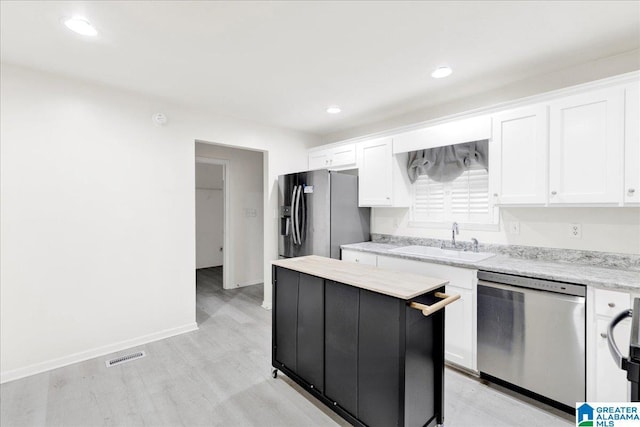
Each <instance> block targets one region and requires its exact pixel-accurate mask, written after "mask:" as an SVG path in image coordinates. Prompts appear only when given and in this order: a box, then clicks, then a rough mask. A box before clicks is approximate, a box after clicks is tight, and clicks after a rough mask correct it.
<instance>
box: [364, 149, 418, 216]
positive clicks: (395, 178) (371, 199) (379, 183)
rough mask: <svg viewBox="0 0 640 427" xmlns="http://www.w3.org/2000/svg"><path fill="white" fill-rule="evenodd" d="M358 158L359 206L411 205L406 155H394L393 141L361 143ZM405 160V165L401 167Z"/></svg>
mask: <svg viewBox="0 0 640 427" xmlns="http://www.w3.org/2000/svg"><path fill="white" fill-rule="evenodd" d="M358 159H359V161H358V176H359V181H358V203H359V205H360V206H381V207H408V206H409V183H408V180H409V178H408V177H407V174H406V159H407V156H406V154H405V155H402V154H401V155H398V156H394V155H393V139H391V138H380V139H375V140H372V141H365V142H361V143H359V144H358ZM403 160H404V163H405V164H404V165H402V164H401V163H402V162H403ZM403 166H404V169H405V171H404V173H403V170H402V168H403Z"/></svg>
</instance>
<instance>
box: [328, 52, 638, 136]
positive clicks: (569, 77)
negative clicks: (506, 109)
mask: <svg viewBox="0 0 640 427" xmlns="http://www.w3.org/2000/svg"><path fill="white" fill-rule="evenodd" d="M638 69H640V50H632V51H629V52H625V53H622V54H620V55H615V56H612V57H608V58H601V59H597V60H595V61H590V62H588V63H585V64H580V65H576V66H574V67H570V68H565V69H562V70H558V71H555V72H552V73H548V74H543V75H539V76H536V77H533V78H530V79H526V80H521V81H519V82H514V83H511V84H509V85H507V86H503V87H500V88H498V89H494V90H489V91H486V92H482V93H477V94H475V95H473V96H463V97H458V98H456V99H455V100H453V101H445V100H444V98H443V99H442V101H440V100H439V99H438V98H437V97H433V96H431V97H430V99H429V102H430V104H431V106H430V107H426V108H423V109H419V110H415V111H410V112H408V113H405V114H400V115H397V116H394V117H390V118H389V117H380V118H379V119H377V120H376V119H375V116H374V115H373V114H368V115H366V116H365V117H364V118H363V119H362V124H361V125H358V126H355V127H352V128H348V129H343V130H340V131H336V132H334V133H332V134H330V135H326V136H325V137H324V138H323V141H322V142H320V143H319V144H329V143H332V142H337V141H342V140H345V139H350V138H359V137H362V136H364V135H371V134H376V133H380V132H384V131H388V130H391V129H394V128H398V127H402V126H409V125H413V124H416V123H421V122H425V121H428V120H434V119H438V118H440V117H445V116H449V115H455V114H459V113H462V112H466V111H472V110H474V109H480V108H484V107H488V106H493V105H498V104H500V103H504V102H509V101H513V100H516V99H520V98H525V97H528V96H532V95H536V94H538V93H543V92H550V91H552V90H556V89H561V88H564V87H568V86H574V85H578V84H581V83H586V82H590V81H593V80H598V79H603V78H606V77H611V76H616V75H619V74H624V73H628V72H631V71H636V70H638ZM453 76H454V77H452V78H456V77H455V74H454V75H453ZM461 78H463V77H461ZM460 87H462V88H463V87H464V81H463V82H461V84H460ZM443 95H444V96H446V97H447V98H446V99H451V98H450V97H451V96H452V93H451V91H447V92H443ZM453 95H455V93H453Z"/></svg>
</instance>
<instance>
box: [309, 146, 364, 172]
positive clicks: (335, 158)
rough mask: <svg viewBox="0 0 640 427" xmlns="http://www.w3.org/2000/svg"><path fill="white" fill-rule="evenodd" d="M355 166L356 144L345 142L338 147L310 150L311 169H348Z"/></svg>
mask: <svg viewBox="0 0 640 427" xmlns="http://www.w3.org/2000/svg"><path fill="white" fill-rule="evenodd" d="M355 167H356V145H355V144H344V145H338V146H336V147H330V148H325V149H318V150H311V151H309V170H314V169H348V168H355Z"/></svg>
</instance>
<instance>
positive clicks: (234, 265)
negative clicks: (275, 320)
mask: <svg viewBox="0 0 640 427" xmlns="http://www.w3.org/2000/svg"><path fill="white" fill-rule="evenodd" d="M196 156H197V157H209V158H214V159H222V160H228V161H229V199H230V201H229V204H230V206H229V228H230V232H231V234H230V238H231V239H230V244H231V247H230V248H228V249H229V250H230V251H231V257H230V260H229V261H230V263H231V265H229V266H225V268H230V269H231V270H232V272H233V274H232V275H231V277H230V279H231V280H233V283H232V284H231V285H227V287H238V286H247V285H255V284H257V283H262V282H263V277H264V269H263V259H264V245H263V240H264V239H263V236H264V206H263V205H264V204H263V193H264V184H263V173H262V163H263V160H262V152H259V151H251V150H240V149H235V148H229V147H224V146H221V145H212V144H206V143H202V142H198V143H196ZM254 213H255V216H254Z"/></svg>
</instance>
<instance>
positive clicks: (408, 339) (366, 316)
mask: <svg viewBox="0 0 640 427" xmlns="http://www.w3.org/2000/svg"><path fill="white" fill-rule="evenodd" d="M337 263H339V264H337ZM272 269H273V271H272V273H273V274H272V280H273V314H272V366H273V370H272V375H273V376H274V378H275V377H276V376H277V372H278V371H281V372H283V373H284V374H286V375H287V376H288V377H289V378H291V379H292V380H293V381H295V382H296V383H297V384H299V385H300V386H301V387H303V388H304V389H305V390H307V391H308V392H309V393H311V394H312V395H313V396H314V397H316V398H317V399H318V400H320V401H321V402H322V403H323V404H325V405H326V406H328V407H329V408H331V409H332V410H333V411H334V412H336V413H337V414H338V415H340V416H341V417H342V418H344V419H345V420H346V421H348V422H350V423H351V424H353V425H356V426H370V427H378V426H380V427H382V426H385V427H386V426H435V425H442V424H443V423H444V322H445V318H444V310H442V308H443V307H444V306H445V305H447V304H449V303H450V302H453V301H455V300H456V299H458V298H459V296H457V295H455V296H447V295H446V294H444V286H445V284H446V283H447V282H446V281H442V280H438V279H432V278H425V277H424V276H417V275H412V274H407V273H398V272H390V271H388V270H383V269H378V268H375V267H371V266H364V265H359V264H351V263H346V262H343V261H338V260H330V259H327V258H322V257H317V256H309V257H301V258H292V259H287V260H279V261H274V263H273V266H272ZM412 280H413V282H410V285H407V283H409V281H412ZM387 282H389V283H387ZM385 283H387V284H386V285H385Z"/></svg>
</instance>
